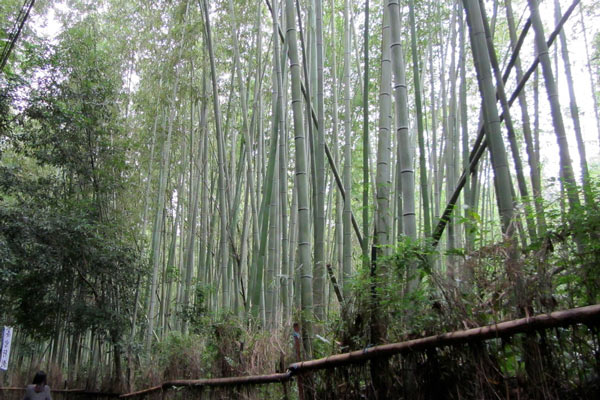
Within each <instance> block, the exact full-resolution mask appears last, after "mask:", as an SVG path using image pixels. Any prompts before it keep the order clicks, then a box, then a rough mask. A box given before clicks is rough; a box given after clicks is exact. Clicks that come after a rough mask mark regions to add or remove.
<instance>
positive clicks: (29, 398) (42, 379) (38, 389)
mask: <svg viewBox="0 0 600 400" xmlns="http://www.w3.org/2000/svg"><path fill="white" fill-rule="evenodd" d="M23 400H52V397H51V396H50V386H48V385H47V384H46V373H45V372H44V371H39V372H38V373H37V374H35V376H34V377H33V383H32V384H31V385H27V388H26V389H25V397H23Z"/></svg>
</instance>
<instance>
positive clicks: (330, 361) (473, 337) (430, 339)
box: [0, 304, 600, 399]
mask: <svg viewBox="0 0 600 400" xmlns="http://www.w3.org/2000/svg"><path fill="white" fill-rule="evenodd" d="M582 323H583V324H587V325H589V326H597V325H598V324H599V323H600V304H596V305H591V306H586V307H579V308H573V309H569V310H563V311H556V312H553V313H550V314H541V315H537V316H533V317H528V318H520V319H516V320H511V321H505V322H500V323H496V324H493V325H487V326H483V327H479V328H472V329H467V330H460V331H454V332H448V333H443V334H440V335H433V336H427V337H423V338H420V339H413V340H408V341H404V342H399V343H390V344H384V345H380V346H373V347H369V348H365V349H362V350H356V351H352V352H348V353H342V354H335V355H331V356H328V357H324V358H320V359H316V360H309V361H302V362H297V363H293V364H291V365H289V367H288V369H287V371H286V372H284V373H274V374H268V375H255V376H237V377H230V378H214V379H192V380H171V381H166V382H163V383H162V384H161V385H158V386H154V387H150V388H147V389H144V390H139V391H136V392H132V393H125V394H120V395H119V394H115V393H101V392H86V391H84V390H80V389H76V390H73V389H70V390H53V391H52V393H53V394H54V393H56V394H61V395H64V396H69V395H84V396H85V398H94V399H100V398H111V397H112V398H114V397H119V398H144V397H146V396H149V395H152V394H157V393H162V394H163V396H164V394H165V393H166V392H167V391H170V390H173V389H175V388H191V389H194V388H196V389H199V388H204V387H235V386H250V385H264V384H273V383H285V382H288V381H290V380H292V379H293V378H294V377H295V376H299V375H302V374H304V373H307V372H310V371H315V370H321V369H333V368H336V367H340V366H346V365H351V364H360V363H365V362H367V361H369V360H372V359H375V358H385V357H390V356H393V355H397V354H406V353H408V352H422V351H424V350H427V349H432V348H439V347H446V346H456V345H460V344H464V343H477V342H482V341H485V340H489V339H493V338H502V337H509V336H513V335H515V334H519V333H527V332H532V331H539V330H544V329H550V328H558V327H565V326H571V325H576V324H582ZM17 390H19V391H21V393H22V391H23V389H21V388H0V394H1V393H3V392H4V391H17ZM64 398H68V397H64ZM73 398H75V397H73Z"/></svg>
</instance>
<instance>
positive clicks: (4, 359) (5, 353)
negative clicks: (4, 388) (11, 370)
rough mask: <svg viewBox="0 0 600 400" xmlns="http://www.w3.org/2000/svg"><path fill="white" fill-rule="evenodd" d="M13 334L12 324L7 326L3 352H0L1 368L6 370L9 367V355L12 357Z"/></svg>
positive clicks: (3, 338)
mask: <svg viewBox="0 0 600 400" xmlns="http://www.w3.org/2000/svg"><path fill="white" fill-rule="evenodd" d="M12 334H13V328H12V327H10V326H5V327H4V334H3V335H2V353H1V354H0V369H2V370H4V371H6V370H7V369H8V357H10V345H11V343H12Z"/></svg>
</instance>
